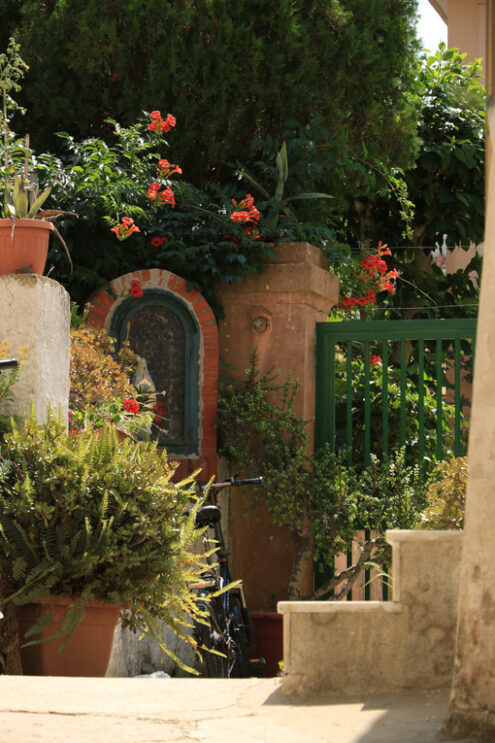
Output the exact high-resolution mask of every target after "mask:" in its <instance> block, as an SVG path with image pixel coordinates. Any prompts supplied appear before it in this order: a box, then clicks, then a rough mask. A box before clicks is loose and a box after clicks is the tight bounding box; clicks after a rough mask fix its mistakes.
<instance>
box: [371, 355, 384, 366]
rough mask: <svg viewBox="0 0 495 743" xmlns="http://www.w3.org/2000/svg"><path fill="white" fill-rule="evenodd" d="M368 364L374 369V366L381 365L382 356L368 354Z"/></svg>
mask: <svg viewBox="0 0 495 743" xmlns="http://www.w3.org/2000/svg"><path fill="white" fill-rule="evenodd" d="M370 364H371V368H372V369H374V368H375V366H381V365H382V364H383V361H382V357H381V356H376V355H374V354H370Z"/></svg>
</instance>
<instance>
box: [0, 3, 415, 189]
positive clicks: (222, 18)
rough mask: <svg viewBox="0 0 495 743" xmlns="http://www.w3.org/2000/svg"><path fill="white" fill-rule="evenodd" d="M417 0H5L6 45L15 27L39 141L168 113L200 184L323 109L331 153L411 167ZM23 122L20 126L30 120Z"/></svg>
mask: <svg viewBox="0 0 495 743" xmlns="http://www.w3.org/2000/svg"><path fill="white" fill-rule="evenodd" d="M416 5H417V0H366V2H365V3H363V2H362V0H279V2H277V3H266V2H264V1H263V0H239V1H238V2H236V3H225V2H223V0H196V1H195V2H192V0H175V2H171V1H166V0H152V1H151V2H150V0H119V2H118V3H117V2H115V0H88V2H85V3H72V2H67V0H45V1H43V2H41V0H6V1H5V2H4V3H2V6H1V8H0V29H2V31H1V32H0V41H1V42H2V43H3V45H4V46H5V45H6V43H7V38H8V36H9V35H11V34H12V33H14V32H15V34H16V37H17V40H18V41H19V42H20V43H21V47H22V50H23V56H24V57H25V60H26V62H27V63H28V64H29V65H30V68H31V69H30V73H29V77H28V78H27V79H26V83H25V87H24V91H23V100H22V102H23V103H24V105H25V107H26V108H27V115H26V121H25V127H26V129H27V130H29V131H30V133H31V137H32V142H33V145H34V147H35V148H36V149H49V150H51V151H53V150H54V149H57V148H59V147H60V144H59V143H58V141H57V139H56V138H55V137H54V133H55V132H57V131H60V130H64V131H68V132H70V133H71V134H72V135H73V136H75V137H76V138H83V137H86V136H90V135H97V136H102V137H103V138H106V137H111V129H110V128H109V127H107V125H106V124H105V119H106V118H107V117H109V116H111V117H112V118H114V119H116V120H118V121H119V122H120V123H121V124H123V125H129V124H131V123H132V122H133V121H135V119H136V117H137V115H138V114H139V113H140V111H141V110H146V111H150V110H153V109H160V110H163V111H170V112H172V113H173V114H174V115H175V116H176V117H177V121H178V125H179V126H180V130H181V137H180V141H179V142H178V143H177V148H176V151H177V157H178V161H179V162H180V163H181V165H182V166H183V168H184V173H185V175H186V177H187V178H188V180H190V181H191V182H192V183H194V184H195V185H204V183H205V180H206V179H207V178H208V179H211V178H212V177H213V178H218V177H219V173H220V171H221V168H222V166H223V165H224V163H226V162H228V161H231V160H236V159H238V160H240V161H242V162H245V161H246V159H248V157H249V156H250V155H251V153H252V141H253V139H254V138H255V137H264V136H266V135H267V134H270V135H273V136H279V135H280V134H281V132H282V130H283V127H284V124H285V122H286V121H287V120H289V119H292V120H297V121H299V122H301V123H303V124H306V123H308V122H309V121H310V120H311V119H312V118H313V117H315V116H320V117H321V118H322V120H323V123H324V127H325V129H326V132H327V136H326V138H325V141H324V142H322V149H328V150H330V151H331V152H335V150H336V149H337V150H338V152H340V153H342V152H346V151H348V150H349V151H351V152H354V153H357V154H359V155H363V153H367V154H368V155H373V154H375V155H377V154H378V153H380V157H381V159H382V160H383V161H384V162H385V164H387V165H388V164H395V165H405V164H406V163H407V162H408V161H409V160H410V157H411V154H412V152H413V149H414V141H415V139H414V128H415V123H416V117H415V113H414V107H413V106H412V105H411V99H410V96H408V95H407V91H408V89H409V88H410V84H411V79H412V75H413V73H414V53H415V45H416V42H415V35H414V29H413V23H414V19H415V11H416ZM23 126H24V125H23Z"/></svg>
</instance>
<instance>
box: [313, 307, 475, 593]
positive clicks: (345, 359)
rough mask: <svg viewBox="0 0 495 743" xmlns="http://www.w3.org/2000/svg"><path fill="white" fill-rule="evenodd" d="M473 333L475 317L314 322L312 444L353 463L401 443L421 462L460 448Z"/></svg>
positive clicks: (363, 461)
mask: <svg viewBox="0 0 495 743" xmlns="http://www.w3.org/2000/svg"><path fill="white" fill-rule="evenodd" d="M475 338H476V320H475V319H458V320H450V319H449V320H404V321H402V320H397V321H363V322H360V321H349V322H347V321H344V322H326V323H318V324H317V327H316V416H315V449H316V450H317V449H319V448H320V447H321V446H322V445H324V444H325V443H327V444H328V445H329V446H330V447H331V449H332V451H335V452H337V451H341V452H345V456H346V457H347V462H348V463H349V464H357V465H358V466H359V465H362V466H366V465H368V464H369V462H370V458H371V455H372V453H376V454H377V455H378V456H380V455H387V454H391V453H392V450H393V449H397V448H399V447H400V446H402V445H407V451H408V456H409V458H410V460H411V458H412V459H413V460H414V461H415V462H417V463H419V464H420V465H423V463H424V462H425V461H427V460H428V459H429V458H431V457H434V458H436V459H442V458H443V457H444V454H445V452H446V450H447V448H448V449H449V450H451V451H453V453H454V454H455V455H456V456H459V455H461V454H463V453H464V451H465V443H466V440H467V435H466V429H467V419H468V417H469V406H470V381H471V378H472V373H473V359H474V352H475ZM369 594H370V592H369V588H368V590H366V592H365V598H369Z"/></svg>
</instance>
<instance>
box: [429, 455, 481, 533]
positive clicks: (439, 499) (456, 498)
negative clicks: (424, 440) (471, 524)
mask: <svg viewBox="0 0 495 743" xmlns="http://www.w3.org/2000/svg"><path fill="white" fill-rule="evenodd" d="M467 476H468V460H467V457H456V458H454V459H450V460H447V461H445V462H439V464H438V472H437V474H436V477H437V478H438V480H437V481H436V482H433V483H431V484H430V486H429V487H428V490H427V491H426V502H427V506H426V508H425V509H424V511H423V512H422V513H421V514H420V516H419V521H418V523H417V524H416V529H462V528H463V525H464V505H465V499H466V484H467Z"/></svg>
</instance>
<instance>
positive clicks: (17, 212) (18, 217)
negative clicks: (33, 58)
mask: <svg viewBox="0 0 495 743" xmlns="http://www.w3.org/2000/svg"><path fill="white" fill-rule="evenodd" d="M19 48H20V47H19V45H18V44H17V43H16V41H15V40H14V39H13V38H11V39H10V41H9V44H8V47H7V51H6V52H5V53H4V54H0V92H1V99H2V100H1V110H0V128H1V130H2V143H1V145H2V149H3V158H2V160H3V162H2V165H1V169H2V177H3V188H2V191H3V203H2V204H1V206H0V215H1V218H0V273H2V274H8V273H16V272H19V271H30V272H33V273H40V274H41V273H43V270H44V268H45V263H46V257H47V253H48V243H49V240H50V234H51V233H52V232H54V233H55V234H56V235H57V237H58V239H59V240H60V242H61V243H62V245H63V247H64V250H65V252H66V254H67V257H68V259H69V262H70V263H71V265H72V261H71V258H70V255H69V251H68V249H67V245H66V244H65V241H64V239H63V238H62V236H61V235H60V233H59V232H58V230H57V229H56V227H55V225H54V224H53V220H54V219H56V218H57V217H60V216H62V215H64V214H69V212H64V211H62V210H60V209H42V207H43V205H44V203H45V201H46V200H47V199H48V197H49V195H50V193H51V186H50V187H48V188H46V189H45V190H44V191H43V192H42V193H41V194H40V193H39V188H38V180H37V177H36V174H35V173H33V172H31V171H30V161H31V151H30V148H29V135H26V136H25V138H24V140H20V141H19V140H18V138H17V137H16V136H15V134H14V132H12V131H11V129H10V127H9V120H10V118H11V116H12V115H13V113H15V112H16V111H22V109H21V108H20V107H19V106H18V104H17V103H16V101H15V100H14V98H13V97H12V93H15V92H18V91H19V90H20V89H21V88H20V80H21V79H22V78H23V76H24V73H25V71H26V70H27V69H28V67H27V65H26V64H25V62H24V61H23V60H22V57H21V56H20V54H19Z"/></svg>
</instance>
